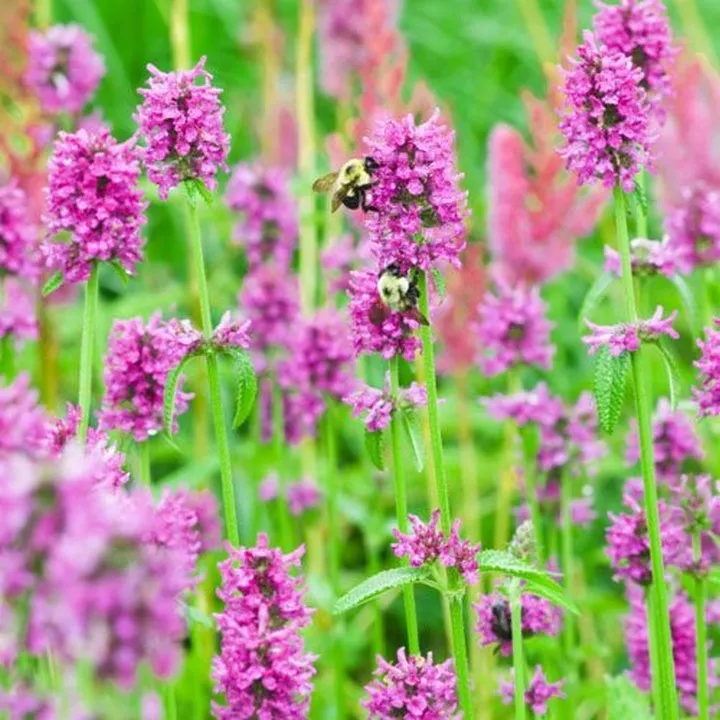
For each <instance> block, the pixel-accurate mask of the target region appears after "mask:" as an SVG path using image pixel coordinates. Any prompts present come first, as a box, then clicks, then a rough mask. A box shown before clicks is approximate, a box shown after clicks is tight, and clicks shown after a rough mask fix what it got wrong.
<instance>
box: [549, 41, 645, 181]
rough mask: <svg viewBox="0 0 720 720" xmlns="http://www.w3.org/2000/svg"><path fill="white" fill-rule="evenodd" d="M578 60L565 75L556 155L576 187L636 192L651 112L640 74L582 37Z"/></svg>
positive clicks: (616, 54) (620, 55)
mask: <svg viewBox="0 0 720 720" xmlns="http://www.w3.org/2000/svg"><path fill="white" fill-rule="evenodd" d="M583 37H584V40H585V42H584V44H583V45H581V46H580V47H579V48H578V59H577V60H574V61H573V67H572V68H571V69H570V70H569V71H568V72H566V74H565V88H564V91H565V115H564V117H563V119H562V120H561V121H560V131H561V132H562V134H563V135H564V136H565V140H566V145H565V146H564V147H563V148H562V149H561V150H560V154H561V155H562V156H563V157H564V158H565V162H566V164H567V168H568V170H570V171H571V172H574V173H575V174H576V175H577V179H578V183H580V184H581V185H582V184H585V183H592V182H595V181H596V180H600V181H601V182H602V184H603V185H604V186H605V187H613V186H614V185H617V184H619V185H621V186H622V188H623V189H624V190H625V192H632V191H633V190H634V187H635V175H637V173H638V171H639V170H640V169H641V168H642V167H643V166H646V165H647V164H648V163H649V160H650V133H649V127H650V107H649V105H648V100H647V96H646V93H645V91H644V90H643V88H642V86H641V82H642V80H643V71H642V70H641V69H640V68H637V67H635V66H634V65H633V61H632V60H631V59H630V58H629V57H628V56H627V55H624V54H623V53H622V52H618V51H617V50H612V49H611V48H608V47H606V46H604V45H598V44H597V43H596V41H595V38H594V37H593V35H592V33H590V32H587V31H586V32H585V33H584V36H583Z"/></svg>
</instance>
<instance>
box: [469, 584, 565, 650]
mask: <svg viewBox="0 0 720 720" xmlns="http://www.w3.org/2000/svg"><path fill="white" fill-rule="evenodd" d="M473 607H474V608H475V612H476V613H477V616H478V621H477V625H476V626H475V630H476V632H477V634H478V636H479V638H480V644H481V645H483V646H486V645H497V646H498V649H499V651H500V653H502V654H503V655H505V656H509V655H510V654H511V653H512V632H513V631H512V622H511V615H510V603H509V601H508V599H507V598H506V597H505V596H504V595H501V594H500V593H497V592H494V593H492V594H491V595H482V596H481V597H480V600H479V602H477V603H476V604H475V605H473ZM521 624H522V634H523V637H524V638H529V637H532V636H534V635H557V634H558V633H559V632H560V627H561V625H562V612H561V611H560V610H559V609H558V608H556V607H555V606H554V605H552V604H551V603H550V602H549V601H548V600H545V599H544V598H541V597H538V596H536V595H530V594H528V593H523V595H522V598H521Z"/></svg>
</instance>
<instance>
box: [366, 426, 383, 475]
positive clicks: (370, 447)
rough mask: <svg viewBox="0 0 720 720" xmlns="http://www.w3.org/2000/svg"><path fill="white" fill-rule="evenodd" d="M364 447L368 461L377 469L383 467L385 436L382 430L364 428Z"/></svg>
mask: <svg viewBox="0 0 720 720" xmlns="http://www.w3.org/2000/svg"><path fill="white" fill-rule="evenodd" d="M365 448H366V450H367V452H368V455H369V456H370V462H372V464H373V465H374V466H375V467H376V468H377V469H378V470H384V469H385V438H384V436H383V432H382V430H379V431H377V432H370V431H369V430H365Z"/></svg>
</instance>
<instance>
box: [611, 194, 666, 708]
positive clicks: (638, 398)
mask: <svg viewBox="0 0 720 720" xmlns="http://www.w3.org/2000/svg"><path fill="white" fill-rule="evenodd" d="M615 223H616V226H617V235H618V250H619V252H620V257H621V259H622V282H623V287H624V291H625V303H626V317H625V321H626V322H628V323H637V322H638V313H637V307H636V304H635V290H634V286H633V277H632V267H631V259H630V241H629V238H628V228H627V216H626V210H625V195H624V193H623V191H622V189H621V188H620V187H619V186H618V187H616V188H615ZM645 359H646V358H645V352H644V348H643V347H642V346H641V347H640V348H638V350H637V351H636V352H634V353H631V364H632V376H633V384H634V386H635V405H636V411H637V420H638V436H639V439H640V466H641V469H642V478H643V493H644V499H645V514H646V517H647V525H648V536H649V539H650V562H651V566H652V577H653V579H652V585H651V587H650V592H651V593H652V595H653V602H652V603H650V605H651V608H652V612H653V614H654V620H655V622H654V627H652V630H653V632H651V633H649V641H650V644H651V645H652V644H653V643H654V644H655V647H656V650H657V652H656V653H655V656H656V660H657V667H656V668H653V673H652V675H653V684H654V685H655V684H658V686H659V687H658V689H657V693H656V695H657V697H658V698H659V699H660V707H659V708H658V709H657V712H658V717H659V720H676V718H677V717H678V705H677V688H676V686H675V668H674V664H673V653H672V636H671V634H670V616H669V614H668V599H667V589H666V585H665V568H664V566H663V556H662V542H661V538H660V516H659V512H658V500H657V486H656V482H655V458H654V451H653V437H652V416H651V411H650V393H649V390H648V384H647V383H648V378H649V377H650V374H649V373H648V370H647V367H646V362H645ZM648 610H650V608H649V609H648ZM650 656H651V658H652V657H653V653H652V652H651V653H650Z"/></svg>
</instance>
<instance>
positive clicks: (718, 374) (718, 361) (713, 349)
mask: <svg viewBox="0 0 720 720" xmlns="http://www.w3.org/2000/svg"><path fill="white" fill-rule="evenodd" d="M715 328H720V318H715V319H714V320H713V324H712V325H711V326H709V327H707V328H705V339H704V340H698V341H697V343H698V346H699V347H700V359H699V360H697V361H696V362H695V367H696V368H698V370H699V373H698V375H699V385H698V386H696V387H693V395H694V396H695V402H696V403H697V407H698V413H699V415H700V417H706V416H708V415H720V329H715Z"/></svg>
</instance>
